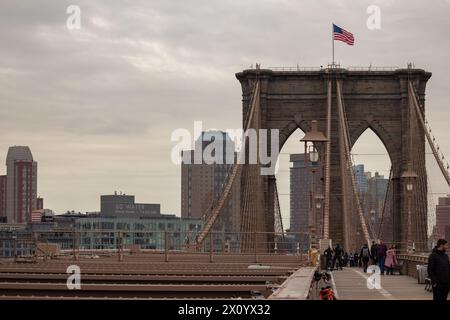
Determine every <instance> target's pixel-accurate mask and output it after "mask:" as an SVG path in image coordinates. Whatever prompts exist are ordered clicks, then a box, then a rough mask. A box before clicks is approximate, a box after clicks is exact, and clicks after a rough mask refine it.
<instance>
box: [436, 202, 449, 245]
mask: <svg viewBox="0 0 450 320" xmlns="http://www.w3.org/2000/svg"><path fill="white" fill-rule="evenodd" d="M436 227H437V233H438V235H439V236H440V237H441V238H444V237H446V236H447V234H446V233H447V232H446V228H449V227H450V195H448V196H446V197H439V202H438V204H437V205H436ZM446 239H448V238H446Z"/></svg>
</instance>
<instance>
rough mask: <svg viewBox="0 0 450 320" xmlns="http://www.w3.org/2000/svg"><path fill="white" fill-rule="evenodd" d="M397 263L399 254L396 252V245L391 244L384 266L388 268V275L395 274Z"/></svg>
mask: <svg viewBox="0 0 450 320" xmlns="http://www.w3.org/2000/svg"><path fill="white" fill-rule="evenodd" d="M396 265H397V254H396V252H395V246H391V247H390V248H389V250H388V251H386V260H385V261H384V266H385V268H386V270H387V272H386V275H388V274H389V273H390V274H391V275H394V267H395V266H396Z"/></svg>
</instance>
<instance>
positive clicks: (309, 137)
mask: <svg viewBox="0 0 450 320" xmlns="http://www.w3.org/2000/svg"><path fill="white" fill-rule="evenodd" d="M300 141H302V142H304V143H305V153H304V161H305V168H308V165H309V161H311V179H312V180H311V190H310V198H309V219H308V221H309V237H310V248H311V249H317V243H316V224H317V218H316V208H317V209H320V207H321V206H322V204H321V202H320V201H319V202H317V199H316V196H315V188H316V185H315V173H316V168H314V167H313V166H312V163H314V162H315V163H319V152H318V151H317V148H319V146H320V145H321V144H322V143H325V142H327V141H328V139H327V138H326V137H325V136H324V134H323V133H322V132H320V131H319V130H318V123H317V120H312V121H311V131H308V132H306V133H305V136H304V137H303V138H302V139H301V140H300ZM308 142H310V143H312V145H310V146H309V152H308ZM319 199H320V198H319Z"/></svg>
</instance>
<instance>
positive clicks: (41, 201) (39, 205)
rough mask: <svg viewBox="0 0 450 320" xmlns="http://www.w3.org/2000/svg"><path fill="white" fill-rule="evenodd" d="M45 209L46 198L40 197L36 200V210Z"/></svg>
mask: <svg viewBox="0 0 450 320" xmlns="http://www.w3.org/2000/svg"><path fill="white" fill-rule="evenodd" d="M42 209H44V198H41V197H38V198H37V202H36V210H42Z"/></svg>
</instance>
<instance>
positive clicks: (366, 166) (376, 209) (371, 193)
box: [351, 127, 393, 242]
mask: <svg viewBox="0 0 450 320" xmlns="http://www.w3.org/2000/svg"><path fill="white" fill-rule="evenodd" d="M351 154H352V158H353V165H354V168H353V169H354V174H355V177H356V181H357V188H358V192H359V196H360V200H361V205H362V209H363V212H364V215H365V218H366V222H367V224H368V228H369V232H370V235H371V238H372V239H376V238H382V239H384V240H385V241H386V242H391V241H392V232H393V230H392V219H393V214H392V200H393V199H392V190H389V189H392V186H389V182H390V180H389V178H390V172H391V165H392V162H391V158H390V156H389V153H388V150H387V149H386V147H385V145H384V143H383V142H382V140H381V139H380V137H379V136H378V135H377V134H376V133H375V132H374V131H373V130H372V129H371V128H370V127H369V128H367V129H366V130H365V131H364V132H363V133H362V134H361V135H360V136H359V137H358V139H357V140H356V142H355V144H354V145H353V147H352V150H351Z"/></svg>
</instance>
